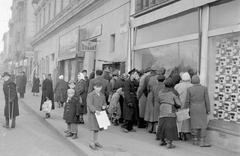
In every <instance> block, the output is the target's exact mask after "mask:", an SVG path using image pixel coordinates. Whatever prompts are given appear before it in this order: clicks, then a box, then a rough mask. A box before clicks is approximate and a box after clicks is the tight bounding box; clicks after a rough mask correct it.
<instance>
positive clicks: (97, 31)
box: [86, 25, 102, 39]
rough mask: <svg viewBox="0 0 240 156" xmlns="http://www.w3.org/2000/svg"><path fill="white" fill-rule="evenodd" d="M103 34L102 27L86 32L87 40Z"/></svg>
mask: <svg viewBox="0 0 240 156" xmlns="http://www.w3.org/2000/svg"><path fill="white" fill-rule="evenodd" d="M101 34H102V25H99V26H97V27H95V28H92V29H89V30H87V32H86V38H87V39H89V38H93V37H96V36H99V35H101Z"/></svg>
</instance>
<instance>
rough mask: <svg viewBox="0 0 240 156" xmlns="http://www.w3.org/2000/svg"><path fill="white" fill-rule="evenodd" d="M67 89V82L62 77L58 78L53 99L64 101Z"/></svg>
mask: <svg viewBox="0 0 240 156" xmlns="http://www.w3.org/2000/svg"><path fill="white" fill-rule="evenodd" d="M67 90H68V83H67V82H66V81H64V80H62V79H60V80H59V81H58V82H57V84H56V86H55V89H54V93H55V101H56V102H66V100H67Z"/></svg>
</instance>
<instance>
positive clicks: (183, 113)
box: [176, 109, 190, 122]
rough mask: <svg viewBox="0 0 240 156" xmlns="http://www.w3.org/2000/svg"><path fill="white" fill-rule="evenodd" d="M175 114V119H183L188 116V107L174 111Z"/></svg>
mask: <svg viewBox="0 0 240 156" xmlns="http://www.w3.org/2000/svg"><path fill="white" fill-rule="evenodd" d="M176 116H177V121H178V122H179V121H184V120H187V119H189V118H190V116H189V109H182V110H180V111H178V112H176Z"/></svg>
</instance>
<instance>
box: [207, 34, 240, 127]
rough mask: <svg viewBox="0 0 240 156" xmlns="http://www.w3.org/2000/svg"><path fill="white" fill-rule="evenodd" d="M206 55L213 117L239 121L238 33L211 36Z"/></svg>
mask: <svg viewBox="0 0 240 156" xmlns="http://www.w3.org/2000/svg"><path fill="white" fill-rule="evenodd" d="M208 58H209V59H208V87H209V95H210V98H211V103H213V116H214V118H215V119H217V120H223V121H226V122H232V123H238V124H240V33H231V34H226V35H220V36H214V37H210V38H209V57H208Z"/></svg>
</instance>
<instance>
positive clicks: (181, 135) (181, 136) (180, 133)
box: [178, 132, 183, 140]
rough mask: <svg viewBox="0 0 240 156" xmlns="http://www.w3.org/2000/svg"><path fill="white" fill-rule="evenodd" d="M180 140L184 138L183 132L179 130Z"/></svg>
mask: <svg viewBox="0 0 240 156" xmlns="http://www.w3.org/2000/svg"><path fill="white" fill-rule="evenodd" d="M178 134H179V140H183V133H182V132H179V133H178Z"/></svg>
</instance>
